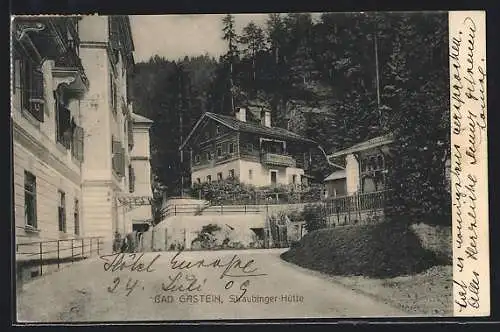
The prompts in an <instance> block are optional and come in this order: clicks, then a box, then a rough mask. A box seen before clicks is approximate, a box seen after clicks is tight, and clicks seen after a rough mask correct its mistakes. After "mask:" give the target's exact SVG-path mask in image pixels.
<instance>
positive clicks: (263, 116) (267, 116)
mask: <svg viewBox="0 0 500 332" xmlns="http://www.w3.org/2000/svg"><path fill="white" fill-rule="evenodd" d="M260 121H261V124H262V125H263V126H264V127H268V128H271V112H270V111H267V110H262V111H261V113H260Z"/></svg>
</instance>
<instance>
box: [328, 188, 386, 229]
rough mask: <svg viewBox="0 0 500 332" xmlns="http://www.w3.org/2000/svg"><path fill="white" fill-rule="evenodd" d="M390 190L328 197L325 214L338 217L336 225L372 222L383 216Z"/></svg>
mask: <svg viewBox="0 0 500 332" xmlns="http://www.w3.org/2000/svg"><path fill="white" fill-rule="evenodd" d="M389 192H390V190H383V191H376V192H371V193H362V194H354V195H350V196H343V197H335V198H331V199H328V200H326V201H325V202H324V207H325V214H326V216H331V217H336V218H334V219H333V220H335V219H336V222H333V224H334V225H342V224H344V225H347V224H352V223H358V222H361V223H362V222H371V221H373V220H374V219H377V218H379V217H380V216H382V214H383V211H384V208H385V207H386V202H387V198H388V193H389ZM379 219H380V218H379ZM329 223H331V222H329Z"/></svg>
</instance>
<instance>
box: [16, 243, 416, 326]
mask: <svg viewBox="0 0 500 332" xmlns="http://www.w3.org/2000/svg"><path fill="white" fill-rule="evenodd" d="M281 252H283V250H252V251H249V250H245V251H241V250H238V251H208V252H207V251H204V252H202V251H197V252H182V253H180V254H178V255H177V256H175V254H176V253H175V252H163V253H145V254H144V255H143V256H142V257H140V259H138V258H139V256H140V255H141V254H137V256H136V257H135V260H134V259H132V258H133V257H131V256H124V257H122V258H123V260H122V261H120V260H119V259H120V257H118V256H117V257H114V256H110V257H101V258H94V259H90V260H87V261H84V262H80V263H78V264H75V265H73V266H71V267H68V268H65V269H63V270H61V271H59V272H55V273H53V274H51V275H47V276H44V277H42V278H39V279H37V280H34V281H32V282H29V283H28V284H26V285H24V286H23V288H22V290H20V291H19V292H18V294H17V308H18V320H19V321H20V322H21V321H22V322H61V321H72V322H75V321H81V322H97V321H99V322H103V321H134V320H158V321H172V320H174V321H175V320H218V319H225V320H233V319H272V318H281V319H283V318H340V317H350V318H359V317H387V316H392V317H396V316H408V314H407V313H405V312H403V311H400V310H399V309H396V308H394V307H392V306H390V305H389V304H386V303H382V302H379V301H377V300H376V299H373V298H371V297H368V296H366V295H363V294H360V293H358V292H356V291H354V290H352V289H348V288H346V287H344V286H342V285H339V284H337V283H335V282H334V281H332V280H330V279H329V278H328V277H327V276H325V275H323V274H320V273H318V272H314V271H310V270H307V269H303V268H300V267H298V266H296V265H293V264H290V263H287V262H285V261H283V260H281V259H280V257H279V254H280V253H281ZM115 258H116V260H114V259H115ZM113 260H114V261H113ZM200 260H203V262H202V263H200ZM134 262H135V264H134ZM196 262H198V263H196ZM189 265H191V266H189ZM113 270H115V271H113ZM141 270H142V271H141ZM245 290H246V292H245ZM238 299H239V301H238Z"/></svg>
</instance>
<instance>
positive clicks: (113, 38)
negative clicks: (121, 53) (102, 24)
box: [109, 17, 120, 50]
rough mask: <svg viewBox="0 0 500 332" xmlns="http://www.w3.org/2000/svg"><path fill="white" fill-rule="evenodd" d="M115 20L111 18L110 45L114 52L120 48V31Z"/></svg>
mask: <svg viewBox="0 0 500 332" xmlns="http://www.w3.org/2000/svg"><path fill="white" fill-rule="evenodd" d="M117 23H118V22H117V21H116V19H115V18H113V17H109V44H110V46H111V48H112V49H113V50H118V49H119V48H120V31H119V27H118V24H117Z"/></svg>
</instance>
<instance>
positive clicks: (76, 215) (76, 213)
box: [73, 198, 80, 235]
mask: <svg viewBox="0 0 500 332" xmlns="http://www.w3.org/2000/svg"><path fill="white" fill-rule="evenodd" d="M73 217H74V220H75V235H80V206H79V202H78V199H76V198H75V207H74V212H73Z"/></svg>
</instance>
